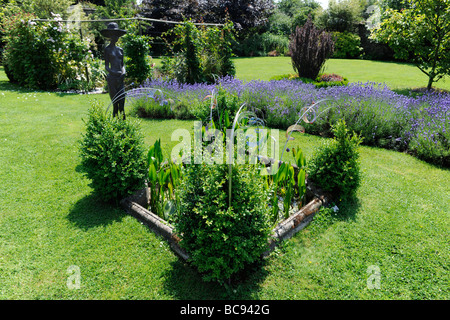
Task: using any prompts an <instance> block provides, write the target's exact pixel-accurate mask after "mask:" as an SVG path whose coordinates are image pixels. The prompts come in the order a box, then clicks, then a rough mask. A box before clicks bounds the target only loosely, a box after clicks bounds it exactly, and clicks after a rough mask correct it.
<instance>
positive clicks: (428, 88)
mask: <svg viewBox="0 0 450 320" xmlns="http://www.w3.org/2000/svg"><path fill="white" fill-rule="evenodd" d="M433 80H434V76H431V75H430V76H428V86H427V90H428V91H430V90H431V87H432V86H433V82H434V81H433Z"/></svg>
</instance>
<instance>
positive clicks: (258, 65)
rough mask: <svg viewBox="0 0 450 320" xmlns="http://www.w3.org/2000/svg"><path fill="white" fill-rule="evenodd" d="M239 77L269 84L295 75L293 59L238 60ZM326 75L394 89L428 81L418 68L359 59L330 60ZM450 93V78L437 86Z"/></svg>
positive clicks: (425, 84)
mask: <svg viewBox="0 0 450 320" xmlns="http://www.w3.org/2000/svg"><path fill="white" fill-rule="evenodd" d="M234 63H235V66H236V77H237V78H239V79H242V80H245V81H249V80H253V79H260V80H269V79H270V78H271V77H273V76H277V75H282V74H290V73H294V70H293V68H292V63H291V58H290V57H258V58H235V59H234ZM324 73H337V74H339V75H342V76H344V77H346V78H348V79H349V81H350V82H363V83H365V82H367V81H370V82H376V83H385V84H386V85H387V86H388V87H390V88H391V89H411V88H423V87H426V86H427V84H428V78H427V76H426V75H425V74H423V73H422V72H421V71H420V70H419V69H418V68H417V67H415V66H413V65H411V64H406V63H399V62H383V61H370V60H355V59H329V60H328V61H327V62H326V64H325V69H324ZM433 86H434V87H437V88H441V89H445V90H450V77H448V76H447V77H446V78H444V79H442V80H440V81H439V82H437V83H435V84H434V85H433Z"/></svg>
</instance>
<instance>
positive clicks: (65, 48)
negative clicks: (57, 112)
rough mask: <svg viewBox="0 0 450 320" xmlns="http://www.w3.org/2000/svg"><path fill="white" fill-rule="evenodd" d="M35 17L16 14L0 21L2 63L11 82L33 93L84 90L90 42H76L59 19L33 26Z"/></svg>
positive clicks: (86, 82) (87, 79)
mask: <svg viewBox="0 0 450 320" xmlns="http://www.w3.org/2000/svg"><path fill="white" fill-rule="evenodd" d="M33 18H35V16H33V15H30V14H26V13H23V12H22V13H18V14H16V15H13V16H11V17H9V18H5V19H4V21H3V26H2V30H1V31H2V32H3V33H4V37H3V40H4V41H5V43H6V44H5V48H4V51H3V63H4V65H5V67H6V69H7V70H8V72H7V75H8V77H9V79H10V81H12V82H17V83H18V84H19V85H21V86H24V87H28V88H33V89H43V90H48V89H56V88H58V86H59V85H63V86H64V87H65V88H68V89H85V88H86V87H87V86H88V85H89V84H91V82H90V81H89V77H90V74H89V70H90V69H89V67H88V65H89V63H90V62H91V61H92V60H93V59H94V57H93V54H92V52H91V51H90V40H89V39H88V38H85V39H83V40H81V39H80V36H79V34H78V33H75V32H73V31H71V30H69V29H68V28H67V27H66V26H65V25H63V23H62V22H61V17H60V16H59V15H54V19H53V21H50V22H42V23H41V22H40V23H37V22H35V21H32V19H33Z"/></svg>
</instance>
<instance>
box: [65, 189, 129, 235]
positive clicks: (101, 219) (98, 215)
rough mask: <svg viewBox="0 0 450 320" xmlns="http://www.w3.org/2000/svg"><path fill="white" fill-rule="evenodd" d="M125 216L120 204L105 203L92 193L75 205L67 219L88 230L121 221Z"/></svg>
mask: <svg viewBox="0 0 450 320" xmlns="http://www.w3.org/2000/svg"><path fill="white" fill-rule="evenodd" d="M125 216H126V213H125V211H123V210H122V209H121V208H120V207H119V206H117V205H115V204H109V203H105V202H103V201H102V200H100V199H99V197H98V196H97V195H96V194H95V193H92V194H90V195H88V196H86V197H84V198H82V199H80V200H78V201H77V202H76V203H75V204H74V205H73V207H72V208H71V209H70V212H69V214H68V216H67V219H68V220H69V221H70V222H71V223H73V224H74V225H75V226H77V227H78V228H80V229H82V230H88V229H91V228H95V227H98V226H105V225H108V224H111V223H113V222H116V221H121V220H122V219H123V218H124V217H125Z"/></svg>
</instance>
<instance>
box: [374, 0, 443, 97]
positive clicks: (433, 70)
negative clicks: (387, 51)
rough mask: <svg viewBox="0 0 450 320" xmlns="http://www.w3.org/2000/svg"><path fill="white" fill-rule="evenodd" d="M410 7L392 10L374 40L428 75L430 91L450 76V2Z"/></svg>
mask: <svg viewBox="0 0 450 320" xmlns="http://www.w3.org/2000/svg"><path fill="white" fill-rule="evenodd" d="M408 3H409V6H410V7H409V8H407V9H403V10H402V11H398V10H393V9H388V10H386V11H385V12H384V14H383V16H384V19H383V20H382V22H381V24H380V26H379V27H378V28H375V29H374V30H373V31H372V35H371V37H372V38H374V39H376V40H377V41H379V42H384V43H387V44H388V45H389V46H390V47H391V48H392V49H393V50H394V52H395V58H397V59H404V60H411V61H412V62H413V63H414V64H415V65H416V66H417V67H418V68H419V69H420V70H421V71H422V72H423V73H424V74H426V75H427V76H428V85H427V89H428V90H430V89H431V88H432V85H433V83H434V82H437V81H439V80H440V79H442V78H443V77H444V76H445V75H446V74H449V73H450V2H449V1H448V0H420V1H419V0H408Z"/></svg>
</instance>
